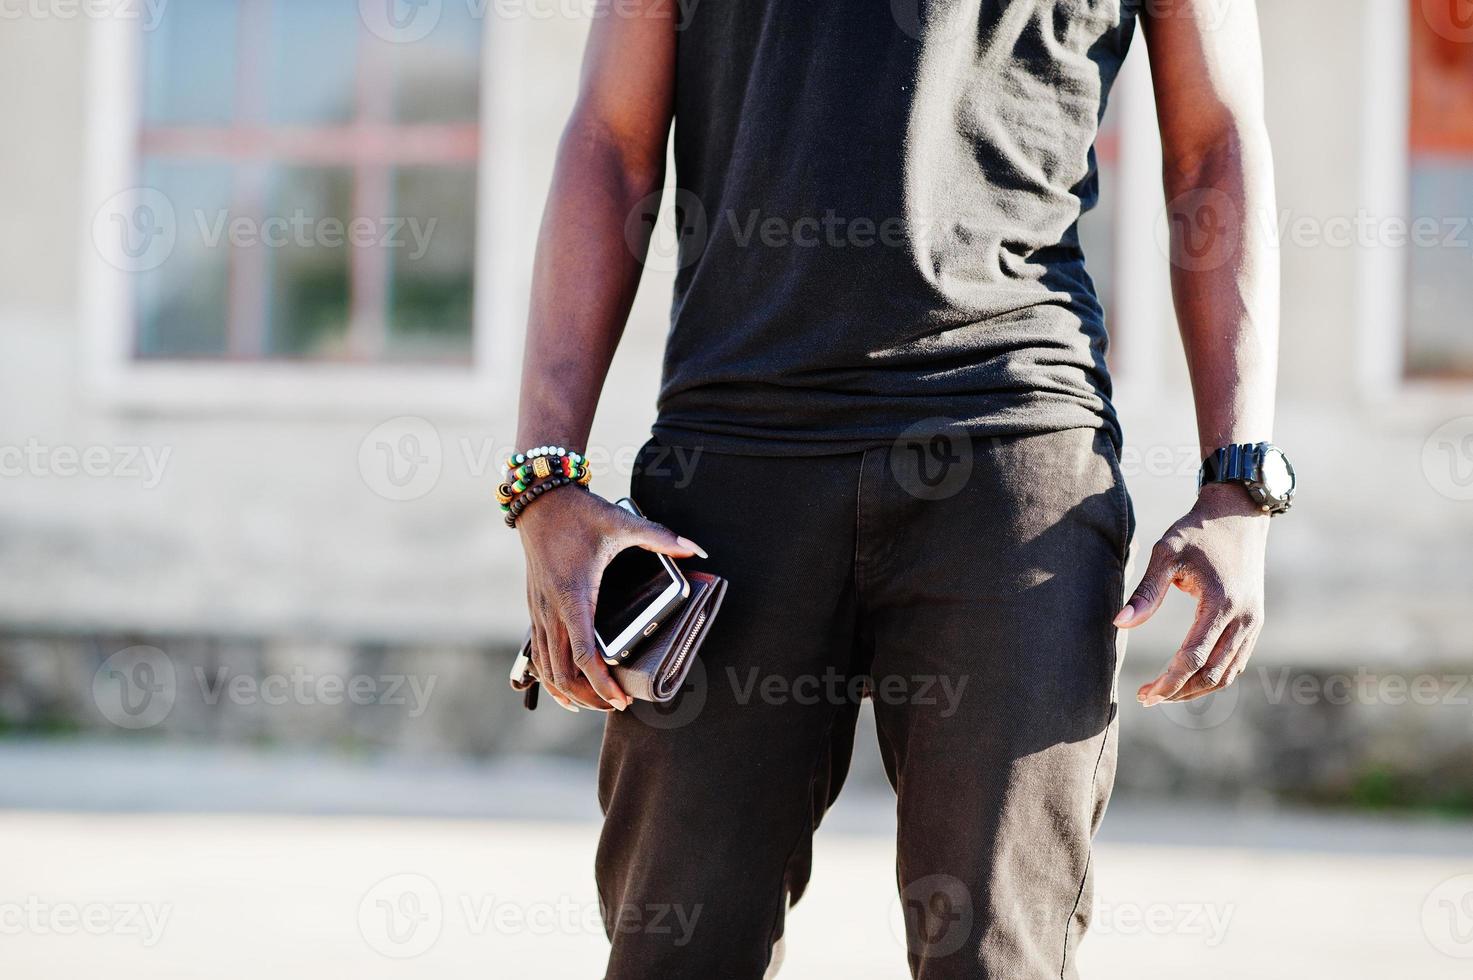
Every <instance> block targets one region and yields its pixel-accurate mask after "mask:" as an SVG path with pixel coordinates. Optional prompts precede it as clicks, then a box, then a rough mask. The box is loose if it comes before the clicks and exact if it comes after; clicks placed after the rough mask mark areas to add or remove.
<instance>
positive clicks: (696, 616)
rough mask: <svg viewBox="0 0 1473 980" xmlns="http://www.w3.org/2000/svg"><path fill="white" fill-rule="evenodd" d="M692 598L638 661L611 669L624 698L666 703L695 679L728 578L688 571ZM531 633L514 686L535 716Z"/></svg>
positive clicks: (642, 648)
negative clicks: (696, 665)
mask: <svg viewBox="0 0 1473 980" xmlns="http://www.w3.org/2000/svg"><path fill="white" fill-rule="evenodd" d="M685 577H686V579H687V580H688V581H689V582H690V595H689V596H687V597H686V599H685V602H683V603H682V604H681V606H680V608H679V610H678V611H677V612H676V613H675V614H674V615H672V616H667V617H666V619H665V624H664V625H663V626H661V627H660V628H659V629H657V630H655V632H654V633H653V634H651V635H650V636H649V637H648V638H646V639H644V640H641V641H640V643H639V646H637V647H636V648H635V652H634V656H632V657H630V658H629V660H627V661H626V662H625V663H623V664H620V665H618V666H616V667H610V668H609V673H610V674H612V675H613V677H614V680H616V681H618V682H619V686H620V687H622V688H623V689H624V693H626V694H628V695H629V696H630V697H632V698H638V699H640V700H641V701H653V702H655V703H656V704H664V703H665V702H667V701H670V700H671V699H672V698H674V697H675V694H676V692H677V691H679V690H680V686H681V685H682V684H684V683H685V678H686V676H687V675H688V674H690V669H691V665H692V664H694V663H695V660H696V654H697V653H699V652H700V649H701V644H702V643H704V642H705V641H706V637H707V635H709V634H710V632H711V623H712V622H713V621H714V620H715V619H716V614H717V613H718V612H719V611H720V610H721V600H722V599H724V598H726V579H724V578H722V577H721V576H719V575H712V574H711V573H709V572H686V573H685ZM530 642H531V632H530V631H528V638H527V640H526V641H524V642H523V644H522V652H521V653H520V654H518V656H517V661H516V664H514V665H513V667H512V673H511V686H512V689H513V690H515V691H521V692H522V703H523V704H524V705H525V706H526V707H527V709H528V710H529V711H530V710H532V709H534V708H536V707H537V692H538V688H539V682H538V679H537V674H536V670H535V668H534V667H533V665H532V662H531V660H530V659H528V658H527V650H528V648H529V644H530Z"/></svg>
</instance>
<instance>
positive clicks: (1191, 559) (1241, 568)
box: [1115, 483, 1269, 708]
mask: <svg viewBox="0 0 1473 980" xmlns="http://www.w3.org/2000/svg"><path fill="white" fill-rule="evenodd" d="M1268 522H1269V517H1268V515H1267V514H1265V513H1264V512H1263V511H1261V510H1260V509H1259V508H1258V507H1257V505H1255V504H1254V503H1253V501H1252V500H1250V499H1249V497H1248V495H1247V493H1246V492H1244V489H1243V488H1242V487H1241V486H1238V485H1236V484H1227V483H1219V484H1208V485H1207V486H1205V487H1203V488H1202V492H1201V495H1200V496H1199V497H1198V498H1197V504H1196V506H1194V507H1193V508H1192V509H1191V511H1190V512H1189V513H1188V514H1187V516H1185V517H1183V518H1182V519H1181V520H1179V521H1177V522H1176V523H1175V524H1174V525H1172V527H1171V529H1170V530H1169V531H1167V532H1166V534H1165V535H1164V536H1162V538H1161V540H1160V541H1158V542H1157V543H1156V547H1154V548H1152V549H1151V563H1150V565H1149V567H1147V568H1146V574H1145V576H1144V577H1143V578H1142V579H1141V584H1140V585H1139V586H1137V587H1136V590H1135V593H1134V594H1133V595H1132V596H1131V597H1130V602H1128V603H1127V604H1126V606H1125V608H1124V609H1122V610H1120V614H1119V615H1117V616H1116V617H1115V625H1116V626H1119V627H1121V628H1122V629H1134V628H1135V627H1137V626H1139V625H1140V624H1142V623H1144V622H1145V621H1146V620H1148V619H1150V618H1151V616H1152V615H1154V614H1155V612H1156V610H1157V609H1159V608H1161V603H1162V602H1163V601H1165V599H1166V593H1167V592H1168V591H1170V588H1171V586H1173V585H1175V586H1176V587H1177V588H1179V589H1181V590H1182V591H1183V592H1186V593H1188V594H1190V595H1192V596H1195V597H1196V599H1197V617H1196V619H1195V620H1194V621H1193V623H1192V628H1191V629H1190V630H1188V631H1187V638H1186V640H1185V641H1184V642H1183V643H1182V645H1181V649H1179V650H1178V651H1177V652H1176V656H1175V657H1173V658H1172V659H1171V662H1170V663H1169V664H1167V665H1166V670H1165V671H1164V672H1162V674H1161V675H1160V676H1159V677H1157V678H1156V679H1155V680H1153V681H1151V682H1150V683H1148V684H1144V685H1142V686H1141V688H1140V690H1139V691H1137V692H1136V698H1137V699H1138V700H1139V701H1140V702H1141V703H1142V704H1143V705H1145V706H1146V707H1148V708H1149V707H1151V706H1152V705H1155V704H1159V703H1160V702H1162V701H1191V700H1193V699H1194V698H1200V697H1202V696H1203V695H1206V694H1211V693H1212V692H1213V691H1216V690H1219V689H1221V688H1224V687H1227V686H1228V685H1229V684H1231V683H1232V682H1233V681H1234V680H1236V679H1237V677H1238V675H1239V674H1240V673H1242V672H1243V668H1244V667H1246V666H1247V664H1248V658H1249V657H1250V656H1252V654H1253V644H1254V642H1256V641H1257V639H1258V634H1259V631H1260V630H1262V629H1263V560H1264V551H1265V548H1266V545H1267V543H1268Z"/></svg>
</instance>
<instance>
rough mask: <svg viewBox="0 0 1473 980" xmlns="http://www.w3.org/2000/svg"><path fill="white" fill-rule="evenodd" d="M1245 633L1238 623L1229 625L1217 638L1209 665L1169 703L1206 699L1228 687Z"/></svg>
mask: <svg viewBox="0 0 1473 980" xmlns="http://www.w3.org/2000/svg"><path fill="white" fill-rule="evenodd" d="M1243 633H1244V631H1243V630H1242V628H1241V627H1240V626H1239V625H1238V624H1237V623H1236V622H1233V623H1229V624H1228V625H1227V626H1226V627H1225V628H1224V629H1223V631H1222V635H1221V636H1219V637H1218V638H1217V644H1216V645H1215V646H1214V647H1213V648H1212V655H1211V656H1210V657H1208V658H1207V663H1206V664H1204V665H1203V667H1202V669H1201V670H1199V671H1197V672H1196V673H1195V674H1193V675H1192V676H1191V677H1189V678H1187V682H1186V683H1185V684H1183V685H1182V686H1181V690H1179V691H1177V692H1176V693H1175V694H1173V695H1172V696H1171V697H1169V698H1167V699H1166V700H1168V701H1192V700H1195V699H1197V698H1200V697H1205V696H1206V695H1208V694H1211V693H1212V692H1213V691H1216V690H1219V689H1221V688H1223V687H1225V686H1226V684H1227V678H1228V672H1229V671H1230V670H1232V666H1233V659H1234V658H1235V657H1236V656H1237V653H1238V641H1239V640H1240V639H1241V638H1242V636H1243Z"/></svg>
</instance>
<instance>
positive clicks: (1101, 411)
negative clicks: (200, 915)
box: [655, 0, 1138, 455]
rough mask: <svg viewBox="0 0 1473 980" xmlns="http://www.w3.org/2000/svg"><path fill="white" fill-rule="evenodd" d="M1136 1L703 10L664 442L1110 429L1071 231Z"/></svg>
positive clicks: (685, 76) (685, 111)
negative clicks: (927, 423) (931, 426)
mask: <svg viewBox="0 0 1473 980" xmlns="http://www.w3.org/2000/svg"><path fill="white" fill-rule="evenodd" d="M1136 2H1138V0H695V2H693V3H687V4H685V5H684V7H685V12H684V20H683V21H682V23H681V26H680V30H679V39H678V42H677V43H678V62H677V74H676V89H675V96H676V108H675V162H676V183H677V186H678V188H679V190H678V191H677V195H678V196H677V200H676V204H677V215H678V220H679V223H680V227H679V229H678V234H679V239H678V240H679V251H678V254H676V255H675V256H673V259H674V261H676V263H677V264H678V266H679V269H678V272H677V276H676V284H675V296H674V304H673V308H672V317H671V320H672V323H671V331H670V337H669V343H668V347H667V351H666V357H665V366H664V381H663V384H662V386H661V392H660V400H659V418H658V421H657V422H656V425H655V433H656V435H657V436H658V437H660V438H661V439H662V440H664V441H666V442H669V443H673V444H678V445H679V444H684V445H702V446H707V447H709V448H711V449H713V450H716V451H728V452H739V453H754V454H762V455H766V454H786V453H807V454H822V453H830V452H842V451H851V450H858V449H863V448H867V447H870V446H876V445H882V444H884V443H886V442H889V441H891V440H892V439H894V438H895V437H896V436H897V435H899V434H901V433H903V432H905V431H906V430H908V429H910V428H911V427H913V426H915V425H916V424H917V423H921V422H923V421H924V420H935V419H945V420H954V421H955V422H957V423H960V424H961V425H963V426H965V427H966V428H967V429H968V430H970V431H972V432H973V433H975V434H978V435H991V434H1004V433H1007V434H1012V433H1029V432H1045V431H1053V430H1058V429H1066V428H1074V427H1080V426H1092V427H1103V428H1106V429H1108V430H1109V431H1110V433H1111V435H1112V437H1113V438H1115V440H1116V441H1117V443H1118V441H1119V434H1118V424H1117V422H1116V420H1115V414H1114V410H1113V408H1112V406H1111V404H1110V380H1109V376H1108V373H1107V371H1106V369H1105V346H1106V338H1105V328H1104V319H1103V315H1102V311H1101V309H1100V304H1099V301H1098V299H1097V298H1096V295H1095V289H1094V285H1093V283H1092V282H1091V281H1090V278H1089V275H1088V274H1087V273H1086V272H1085V266H1084V255H1083V253H1082V252H1081V250H1080V246H1079V238H1078V234H1077V232H1076V227H1075V223H1076V221H1077V220H1078V218H1079V216H1080V214H1082V213H1083V212H1084V211H1086V210H1088V209H1089V208H1090V207H1092V206H1093V205H1094V203H1095V199H1096V197H1097V194H1098V180H1097V175H1096V170H1095V156H1094V141H1095V136H1096V133H1097V130H1098V126H1099V119H1100V116H1101V115H1102V113H1103V111H1104V104H1105V99H1106V97H1107V95H1108V92H1109V89H1110V86H1111V84H1112V82H1113V81H1114V79H1115V76H1116V74H1117V72H1118V70H1119V67H1120V63H1121V61H1122V59H1123V58H1124V56H1125V52H1126V49H1127V47H1128V45H1129V43H1130V38H1131V35H1132V34H1133V32H1134V24H1135V19H1136V18H1135V16H1134V8H1135V3H1136Z"/></svg>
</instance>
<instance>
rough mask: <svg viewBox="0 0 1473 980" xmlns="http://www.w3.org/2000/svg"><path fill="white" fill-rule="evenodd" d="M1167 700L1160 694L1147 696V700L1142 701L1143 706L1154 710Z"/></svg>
mask: <svg viewBox="0 0 1473 980" xmlns="http://www.w3.org/2000/svg"><path fill="white" fill-rule="evenodd" d="M1165 700H1166V699H1165V698H1163V697H1162V696H1161V695H1159V694H1147V695H1146V698H1145V700H1144V701H1142V702H1141V704H1143V705H1145V706H1146V707H1147V708H1154V707H1156V705H1158V704H1160V703H1161V702H1162V701H1165Z"/></svg>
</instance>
